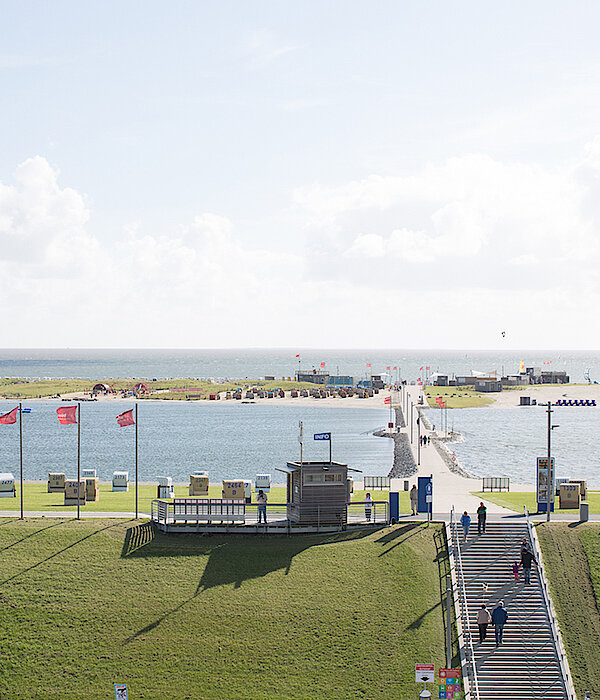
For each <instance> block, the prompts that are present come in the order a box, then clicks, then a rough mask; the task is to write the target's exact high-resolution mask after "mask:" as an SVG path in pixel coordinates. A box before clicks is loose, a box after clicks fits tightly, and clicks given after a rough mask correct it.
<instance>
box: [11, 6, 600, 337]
mask: <svg viewBox="0 0 600 700" xmlns="http://www.w3.org/2000/svg"><path fill="white" fill-rule="evenodd" d="M0 11H1V16H2V21H1V22H0V156H1V157H0V318H1V319H2V323H1V324H0V347H6V348H11V347H15V348H17V347H43V348H60V347H67V346H68V347H82V348H86V347H106V348H119V347H132V348H140V347H148V348H178V347H179V348H211V347H219V348H227V347H251V346H252V347H297V348H301V347H321V348H327V347H330V348H344V347H346V348H364V347H372V348H390V347H396V348H424V347H427V348H449V349H452V348H470V349H490V350H495V349H519V348H531V349H554V348H562V349H582V350H583V349H587V350H595V349H600V323H598V318H599V312H598V309H600V283H599V276H598V270H599V269H600V42H598V40H597V27H598V26H600V4H598V3H597V2H583V1H581V2H577V1H575V2H571V3H565V2H553V1H552V0H546V1H545V2H538V1H537V0H532V1H531V2H525V3H524V2H522V0H521V1H520V2H510V1H508V2H505V3H502V4H498V3H487V2H483V3H482V2H481V1H480V0H479V1H477V2H465V1H461V0H457V1H456V2H453V3H448V2H441V1H440V2H436V1H433V2H430V3H423V2H418V1H416V0H415V1H414V2H413V1H398V0H394V1H393V2H392V1H387V0H370V1H369V2H366V1H364V2H359V1H356V0H335V1H329V2H328V1H327V0H319V1H318V2H316V1H313V0H303V2H295V3H292V2H284V1H282V0H277V1H260V0H253V1H252V2H242V1H241V0H238V1H237V2H232V1H228V0H219V1H214V2H213V1H191V0H190V1H188V2H183V1H177V0H174V1H170V2H155V1H152V0H144V1H143V2H138V1H127V0H120V2H118V3H117V2H110V1H105V2H102V3H99V2H96V3H81V2H65V1H61V0H55V2H53V3H48V2H36V1H35V0H32V1H30V2H27V3H15V2H13V3H9V2H3V3H1V4H0Z"/></svg>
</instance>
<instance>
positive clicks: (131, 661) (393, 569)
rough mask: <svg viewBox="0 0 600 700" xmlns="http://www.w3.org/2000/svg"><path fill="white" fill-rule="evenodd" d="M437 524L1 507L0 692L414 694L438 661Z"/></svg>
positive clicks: (54, 695) (48, 695)
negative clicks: (352, 528) (241, 521)
mask: <svg viewBox="0 0 600 700" xmlns="http://www.w3.org/2000/svg"><path fill="white" fill-rule="evenodd" d="M440 542H441V538H440V528H439V527H438V526H432V527H429V528H426V527H424V526H421V525H416V524H404V525H401V526H397V527H395V528H385V529H381V530H379V531H377V532H370V533H369V532H367V531H358V532H347V533H336V534H333V535H320V536H312V535H311V536H296V537H279V536H277V537H246V536H232V537H223V536H213V537H198V536H166V535H162V534H157V533H155V532H154V530H153V529H152V527H151V526H150V525H149V524H147V523H140V522H139V521H132V520H109V521H100V520H91V521H79V522H77V521H72V520H68V521H65V520H56V521H40V520H26V521H24V522H18V521H14V520H4V521H0V572H1V574H0V599H1V605H0V630H1V635H0V637H1V641H0V645H1V648H2V673H1V674H0V695H2V696H3V697H4V695H6V697H10V698H15V699H18V700H26V699H27V700H28V699H33V698H42V697H43V698H45V699H46V700H59V699H60V700H62V698H64V697H69V698H75V699H83V698H86V699H96V698H98V699H100V698H108V697H111V696H112V695H113V690H112V688H113V683H115V682H126V683H128V686H129V692H130V697H132V698H135V699H136V700H138V699H139V698H177V699H179V698H193V699H194V700H196V699H205V700H210V699H213V698H214V699H219V700H221V699H222V698H248V699H255V698H256V699H264V700H267V699H270V698H275V697H281V698H283V697H285V698H291V699H295V698H298V699H306V700H308V699H311V700H312V699H313V698H324V699H328V698H331V699H334V698H335V699H336V700H337V698H341V697H344V698H350V697H352V698H369V699H373V700H375V699H379V698H381V699H384V698H391V697H397V698H402V697H413V696H414V695H415V693H416V692H417V691H416V690H415V689H416V687H417V686H415V683H414V664H415V662H420V661H427V662H433V663H435V664H436V666H438V667H439V666H440V665H442V664H443V662H444V627H443V616H442V610H441V604H440V581H439V569H438V562H439V561H440V560H441V559H443V557H444V556H445V553H444V551H438V550H440Z"/></svg>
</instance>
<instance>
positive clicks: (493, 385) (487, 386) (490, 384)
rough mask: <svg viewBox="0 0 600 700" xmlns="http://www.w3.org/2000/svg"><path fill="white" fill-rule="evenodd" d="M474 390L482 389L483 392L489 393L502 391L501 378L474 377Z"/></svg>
mask: <svg viewBox="0 0 600 700" xmlns="http://www.w3.org/2000/svg"><path fill="white" fill-rule="evenodd" d="M475 391H483V392H485V393H489V392H492V391H502V380H501V379H490V378H489V377H485V378H479V379H476V380H475Z"/></svg>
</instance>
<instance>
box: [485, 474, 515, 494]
mask: <svg viewBox="0 0 600 700" xmlns="http://www.w3.org/2000/svg"><path fill="white" fill-rule="evenodd" d="M481 490H482V491H483V492H485V491H504V490H506V491H510V478H509V477H507V476H484V477H483V480H482V484H481Z"/></svg>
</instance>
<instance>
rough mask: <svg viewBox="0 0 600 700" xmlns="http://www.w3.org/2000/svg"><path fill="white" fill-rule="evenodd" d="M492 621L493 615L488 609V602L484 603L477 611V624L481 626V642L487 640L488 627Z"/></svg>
mask: <svg viewBox="0 0 600 700" xmlns="http://www.w3.org/2000/svg"><path fill="white" fill-rule="evenodd" d="M491 621H492V616H491V615H490V611H489V610H488V609H487V606H486V604H485V603H482V604H481V608H480V609H479V610H478V611H477V626H478V627H479V643H480V644H481V643H482V642H484V641H485V637H486V634H487V628H488V625H489V624H490V622H491Z"/></svg>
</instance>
